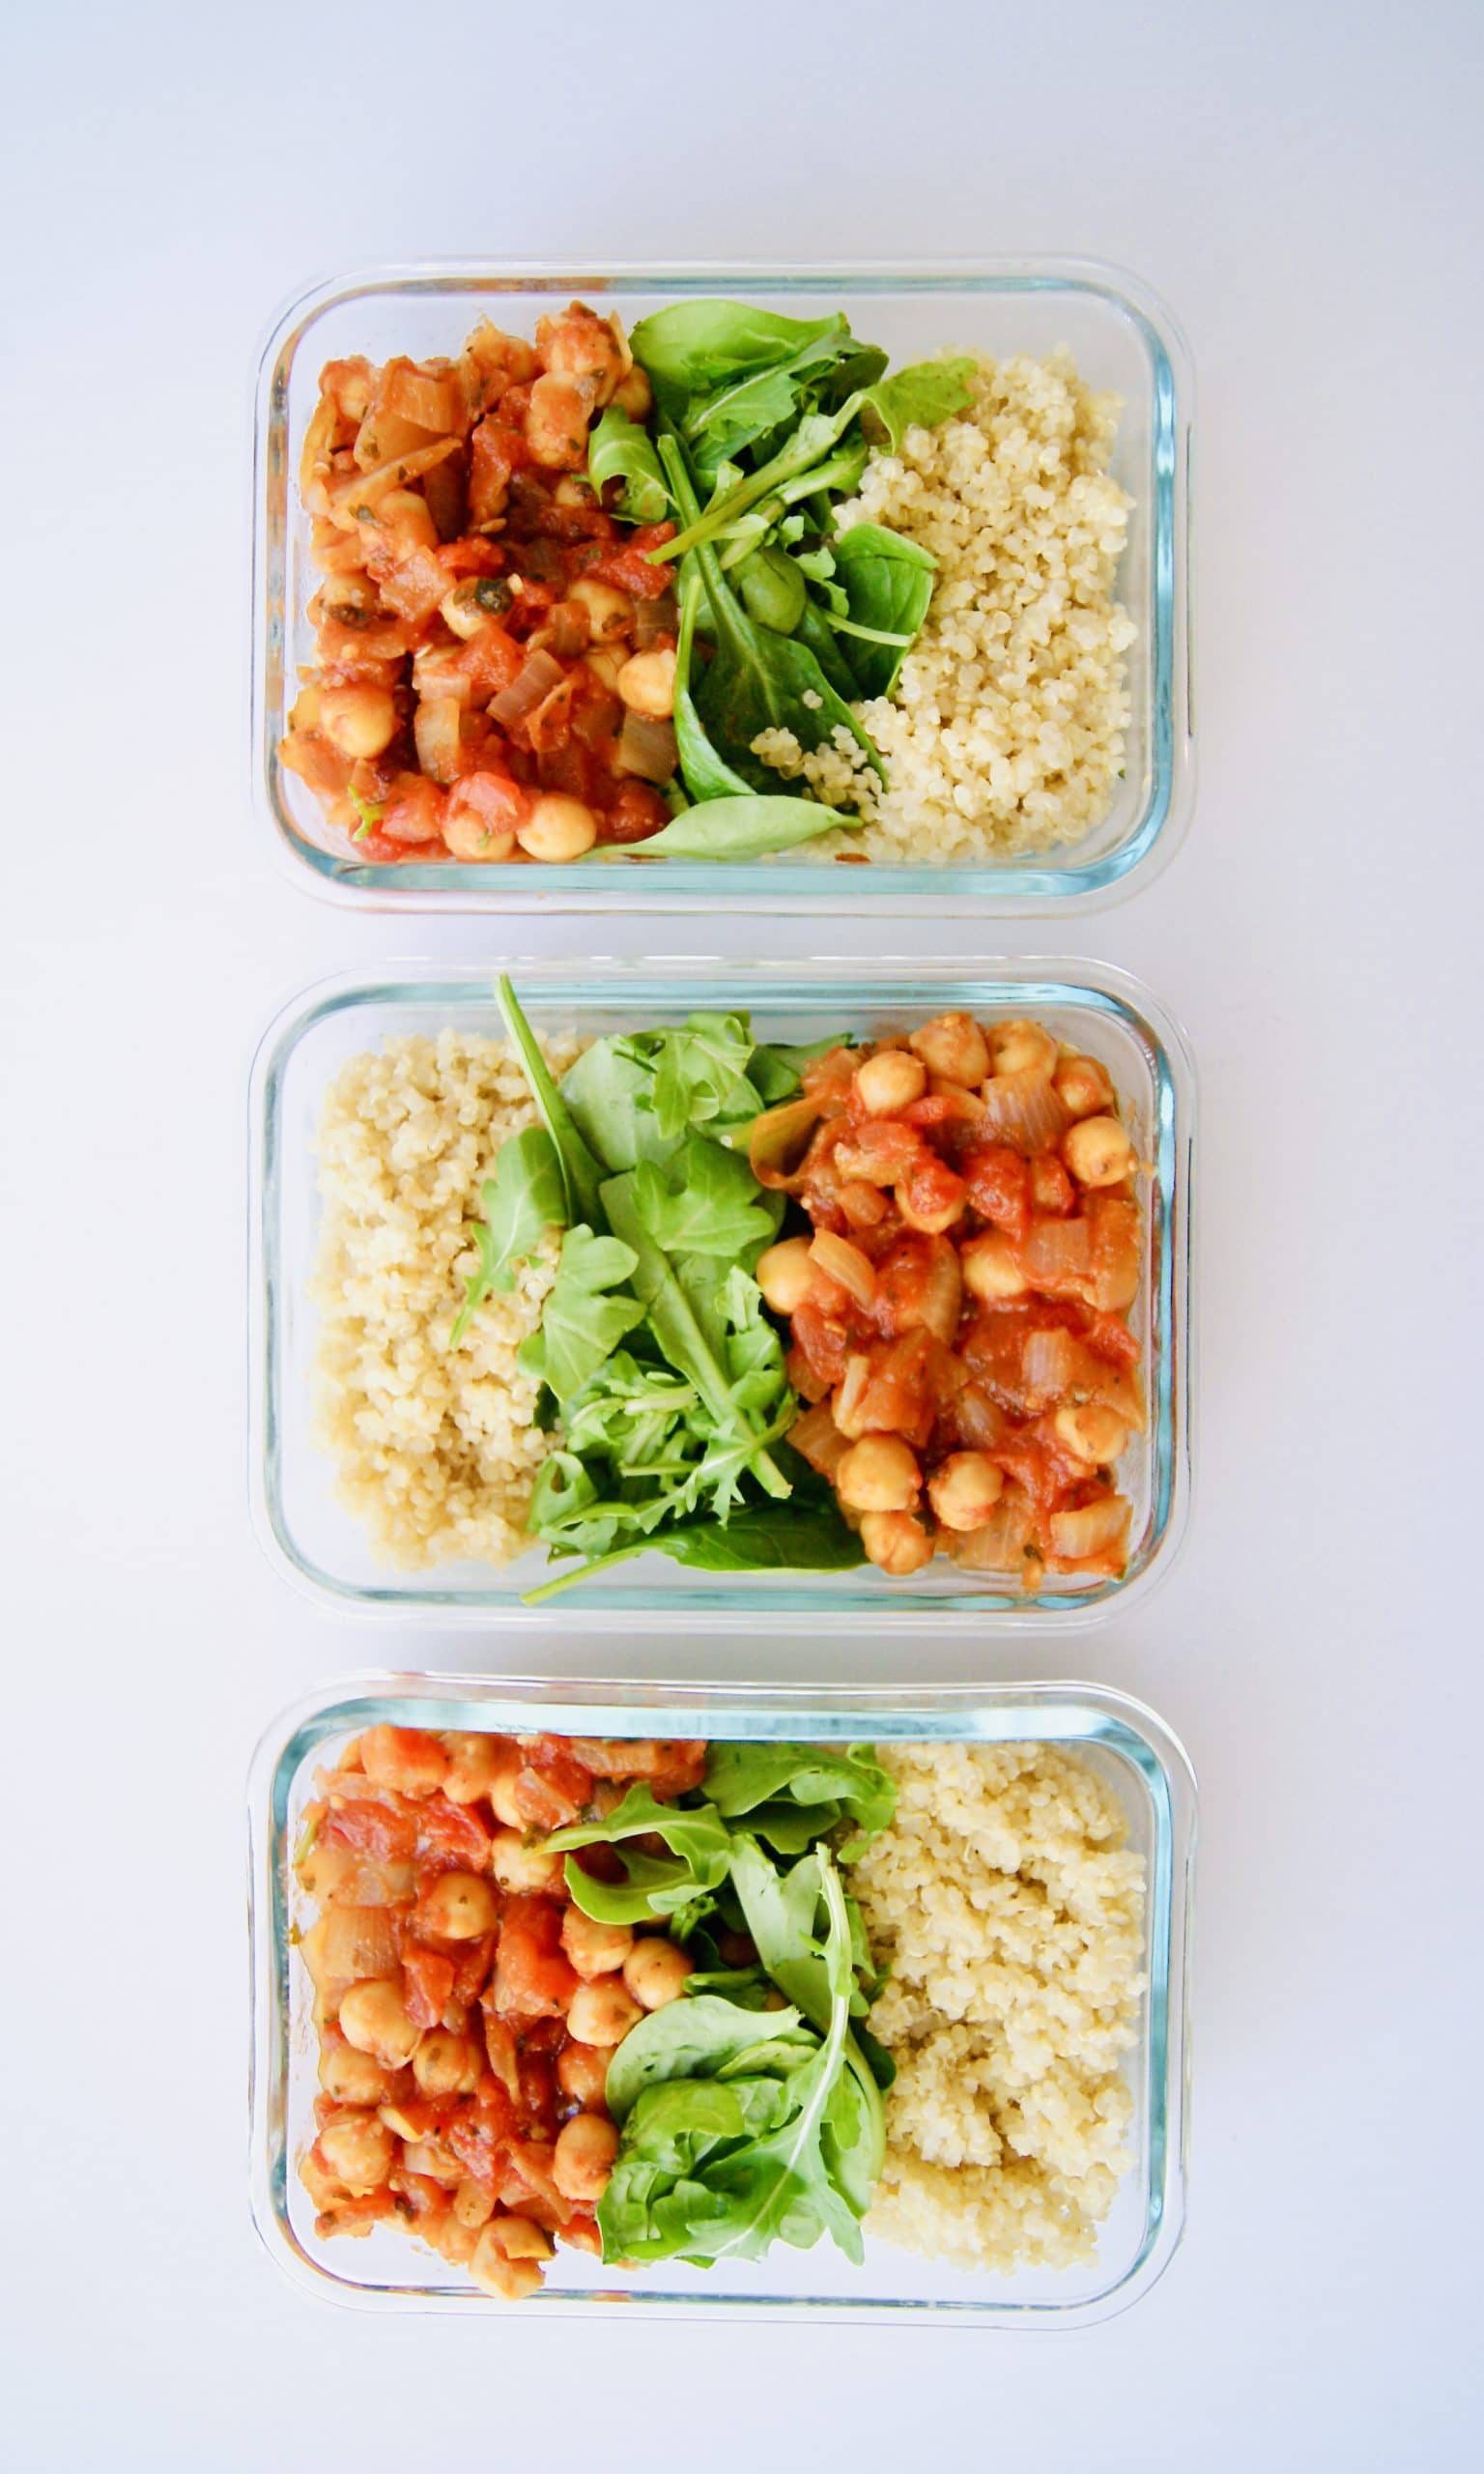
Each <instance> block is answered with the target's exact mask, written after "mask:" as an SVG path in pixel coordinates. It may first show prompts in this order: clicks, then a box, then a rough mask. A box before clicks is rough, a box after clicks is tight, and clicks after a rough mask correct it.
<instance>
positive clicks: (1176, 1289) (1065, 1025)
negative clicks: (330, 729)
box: [250, 959, 1194, 1636]
mask: <svg viewBox="0 0 1484 2474" xmlns="http://www.w3.org/2000/svg"><path fill="white" fill-rule="evenodd" d="M510 967H511V977H512V979H513V981H514V984H515V987H516V990H517V992H518V993H519V995H520V999H521V1002H522V1005H523V1006H524V1007H525V1008H526V1010H527V1012H528V1015H529V1017H530V1020H531V1021H532V1023H533V1024H534V1025H535V1027H536V1028H537V1029H538V1030H545V1031H551V1032H556V1031H561V1030H575V1031H577V1032H580V1033H586V1034H588V1035H589V1036H598V1035H601V1034H604V1033H607V1032H610V1031H614V1030H620V1029H630V1030H637V1029H640V1028H642V1027H645V1026H651V1025H655V1024H659V1023H663V1022H670V1021H683V1020H684V1019H685V1017H686V1016H687V1015H688V1014H690V1013H691V1012H693V1011H695V1010H696V1009H697V1008H707V1009H714V1010H717V1011H721V1012H733V1011H741V1012H745V1013H749V1014H750V1015H751V1016H752V1020H753V1023H754V1026H755V1028H756V1031H757V1034H758V1036H759V1037H760V1038H762V1039H765V1040H785V1041H806V1040H817V1039H819V1038H820V1037H821V1036H823V1035H825V1034H826V1033H829V1032H834V1031H837V1030H838V1031H840V1032H842V1033H843V1032H847V1031H849V1032H853V1033H854V1034H855V1035H856V1036H857V1037H870V1036H873V1035H876V1034H879V1033H882V1032H885V1031H887V1030H900V1029H901V1028H902V1027H903V1026H910V1025H911V1024H912V1023H914V1022H918V1021H926V1020H928V1018H929V1017H931V1016H932V1015H935V1014H939V1013H942V1012H944V1011H945V1010H949V1009H959V1010H962V1011H964V1012H967V1013H970V1014H974V1015H976V1016H979V1017H981V1018H988V1017H991V1016H994V1015H999V1016H1001V1017H1005V1016H1013V1015H1020V1014H1032V1015H1035V1016H1036V1017H1037V1018H1038V1019H1040V1020H1042V1021H1044V1022H1045V1023H1046V1024H1047V1026H1048V1027H1049V1028H1050V1029H1051V1030H1053V1031H1054V1032H1055V1033H1056V1034H1057V1035H1058V1036H1059V1037H1061V1038H1065V1039H1068V1040H1070V1041H1073V1042H1074V1043H1075V1044H1076V1045H1077V1046H1079V1047H1080V1048H1082V1049H1084V1050H1088V1051H1089V1052H1090V1053H1092V1054H1093V1055H1095V1056H1097V1057H1099V1058H1100V1059H1101V1061H1102V1062H1103V1064H1104V1065H1105V1066H1106V1067H1107V1069H1108V1071H1109V1073H1110V1075H1111V1077H1112V1079H1113V1084H1114V1087H1115V1089H1116V1090H1117V1091H1118V1092H1119V1094H1120V1096H1121V1098H1122V1101H1123V1104H1124V1108H1125V1112H1126V1116H1127V1122H1128V1125H1129V1130H1130V1132H1131V1134H1132V1135H1133V1136H1134V1140H1135V1144H1136V1147H1137V1149H1138V1152H1139V1155H1140V1157H1141V1159H1143V1160H1145V1161H1146V1162H1148V1163H1149V1164H1150V1167H1151V1173H1150V1176H1149V1179H1148V1186H1147V1210H1146V1218H1147V1226H1148V1245H1147V1250H1146V1261H1145V1267H1144V1278H1143V1283H1142V1290H1141V1295H1140V1297H1139V1299H1138V1301H1137V1302H1136V1305H1135V1307H1134V1309H1133V1314H1132V1322H1133V1328H1134V1329H1135V1331H1136V1332H1137V1333H1138V1335H1139V1337H1140V1338H1141V1340H1142V1341H1143V1344H1144V1363H1143V1371H1144V1379H1145V1385H1146V1389H1147V1392H1148V1396H1149V1427H1148V1431H1147V1433H1146V1434H1145V1435H1143V1436H1138V1437H1135V1438H1134V1439H1133V1441H1132V1442H1131V1444H1130V1446H1129V1450H1128V1452H1127V1453H1126V1455H1125V1458H1124V1460H1123V1461H1122V1462H1121V1463H1120V1483H1121V1485H1122V1487H1123V1490H1124V1491H1125V1492H1126V1493H1127V1494H1128V1495H1129V1496H1130V1498H1131V1500H1132V1503H1133V1525H1132V1543H1131V1550H1130V1555H1129V1562H1128V1567H1127V1571H1126V1573H1125V1574H1124V1576H1123V1577H1122V1578H1121V1579H1119V1580H1106V1579H1104V1580H1096V1581H1090V1582H1082V1583H1080V1584H1078V1583H1077V1582H1076V1581H1074V1580H1071V1579H1066V1578H1064V1579H1060V1580H1059V1581H1058V1582H1057V1583H1056V1585H1055V1586H1053V1587H1048V1588H1046V1589H1045V1590H1042V1592H1040V1593H1039V1594H1036V1595H1025V1594H1023V1593H1022V1594H1015V1593H1013V1592H1010V1591H1008V1590H1007V1589H1006V1588H1005V1586H1004V1584H1003V1583H999V1582H997V1581H996V1580H995V1578H994V1577H993V1576H992V1575H988V1576H986V1575H983V1574H976V1573H971V1572H963V1571H960V1570H958V1569H957V1568H956V1567H955V1566H954V1565H952V1564H950V1563H949V1562H948V1561H947V1559H946V1558H945V1557H943V1556H938V1557H936V1558H935V1559H934V1561H933V1563H932V1564H930V1565H928V1568H927V1569H926V1570H925V1571H924V1572H923V1573H921V1574H919V1575H918V1576H916V1577H915V1578H913V1579H912V1580H910V1581H901V1580H891V1579H888V1578H887V1577H886V1576H885V1575H884V1574H883V1573H881V1572H879V1571H877V1570H875V1569H874V1568H872V1567H870V1566H867V1567H865V1568H862V1569H859V1570H856V1571H848V1572H833V1573H832V1572H817V1573H815V1572H796V1573H777V1574H769V1573H748V1574H746V1575H738V1576H733V1577H728V1576H727V1575H724V1574H715V1575H713V1574H709V1573H701V1572H687V1571H684V1570H682V1569H681V1568H680V1567H678V1566H677V1565H674V1564H671V1562H670V1561H669V1560H668V1559H667V1558H664V1557H661V1556H658V1555H646V1556H642V1557H641V1558H639V1559H638V1560H636V1561H635V1562H634V1563H631V1564H624V1565H621V1566H619V1567H618V1568H616V1569H615V1570H614V1571H613V1572H612V1573H610V1574H609V1575H607V1576H606V1577H605V1578H604V1579H603V1580H601V1581H594V1582H592V1583H590V1584H588V1583H584V1584H583V1585H581V1587H580V1589H578V1590H577V1591H574V1593H573V1594H572V1595H571V1597H567V1598H566V1599H564V1600H563V1601H562V1602H561V1614H562V1618H563V1620H564V1619H565V1618H566V1617H567V1616H571V1617H574V1618H577V1619H579V1620H581V1621H582V1622H584V1623H589V1624H601V1623H607V1624H608V1625H609V1626H610V1628H616V1629H634V1630H640V1629H642V1630H645V1631H653V1630H654V1629H655V1627H656V1625H693V1624H694V1623H695V1622H696V1621H697V1619H698V1618H701V1617H703V1618H704V1620H705V1622H706V1624H707V1625H708V1626H709V1627H711V1628H712V1629H713V1630H714V1629H716V1628H718V1627H719V1626H721V1625H730V1626H731V1627H732V1628H733V1629H742V1628H745V1627H746V1626H747V1625H749V1624H750V1623H756V1621H757V1619H758V1618H759V1616H761V1617H763V1618H764V1619H766V1620H768V1621H773V1620H775V1619H777V1618H782V1617H798V1618H802V1619H805V1622H806V1624H807V1630H808V1633H809V1634H810V1635H811V1636H813V1635H817V1634H818V1633H819V1631H820V1630H821V1628H824V1629H833V1630H835V1631H846V1630H856V1629H858V1628H859V1627H860V1625H862V1624H863V1623H875V1622H880V1621H885V1622H888V1623H899V1622H902V1621H904V1620H907V1619H916V1620H917V1621H921V1620H922V1619H923V1618H925V1617H928V1618H932V1619H937V1620H942V1621H945V1622H951V1621H953V1620H955V1619H957V1620H958V1621H959V1622H961V1623H973V1624H976V1625H990V1626H993V1627H998V1628H1001V1629H1009V1630H1014V1629H1017V1628H1019V1627H1021V1626H1027V1627H1029V1629H1030V1630H1031V1631H1032V1632H1036V1633H1041V1632H1045V1631H1048V1630H1051V1631H1055V1630H1059V1629H1067V1628H1070V1627H1074V1626H1076V1625H1081V1624H1085V1623H1088V1622H1090V1621H1093V1620H1096V1619H1097V1618H1098V1617H1099V1615H1102V1614H1105V1613H1107V1612H1110V1611H1111V1610H1112V1609H1113V1608H1114V1607H1115V1606H1119V1607H1122V1606H1127V1605H1129V1604H1131V1603H1133V1602H1134V1601H1135V1600H1136V1599H1138V1598H1139V1597H1142V1596H1143V1595H1144V1594H1145V1592H1146V1591H1147V1590H1148V1589H1149V1588H1150V1587H1151V1586H1152V1584H1153V1582H1154V1581H1155V1580H1156V1578H1157V1577H1159V1576H1160V1575H1162V1573H1163V1571H1164V1570H1165V1568H1167V1566H1168V1564H1169V1562H1170V1560H1171V1558H1172V1556H1173V1554H1174V1551H1175V1547H1176V1544H1177V1543H1178V1540H1179V1538H1180V1534H1181V1530H1182V1527H1183V1525H1184V1516H1185V1510H1186V1502H1187V1494H1188V1459H1189V1421H1190V1388H1191V1369H1190V1343H1189V1321H1188V1284H1189V1250H1190V1157H1191V1140H1192V1116H1193V1108H1194V1076H1193V1069H1192V1066H1191V1063H1190V1059H1189V1055H1188V1051H1187V1050H1186V1047H1185V1043H1184V1035H1183V1033H1182V1032H1181V1030H1180V1029H1179V1027H1178V1026H1177V1024H1176V1023H1175V1022H1174V1021H1172V1020H1171V1018H1170V1017H1169V1015H1167V1014H1166V1013H1165V1012H1164V1011H1163V1009H1162V1008H1161V1007H1160V1006H1159V1005H1158V1004H1157V1003H1156V1000H1155V998H1154V997H1153V996H1152V995H1151V994H1150V993H1149V992H1148V990H1147V989H1145V988H1143V987H1141V986H1140V984H1139V983H1138V981H1136V980H1134V979H1132V978H1130V977H1129V976H1128V975H1127V973H1126V972H1123V971H1119V970H1114V969H1112V968H1110V967H1108V966H1106V965H1104V964H1096V963H1084V962H1076V963H1072V962H1057V961H1048V960H1042V959H1028V960H1016V961H1013V962H1002V961H996V962H992V963H986V964H983V965H981V966H980V967H978V968H975V967H974V966H973V965H968V964H962V963H940V964H931V963H928V964H924V963H918V962H910V963H909V962H900V963H891V962H882V963H836V962H811V963H780V964H769V963H753V964H740V963H720V962H701V961H672V960H657V961H653V962H636V963H621V964H619V963H601V962H599V963H591V964H570V963H545V964H512V965H511V966H510ZM500 968H501V965H500V964H499V963H498V962H494V961H492V962H490V963H489V964H485V965H483V966H480V965H474V964H433V963H427V964H405V965H402V966H400V967H396V966H394V967H393V971H392V974H391V975H388V976H386V977H382V976H376V977H363V976H358V975H357V976H352V977H347V978H343V979H336V980H330V981H328V982H326V983H324V984H323V985H321V986H319V987H316V988H313V989H311V990H309V991H308V992H306V993H305V994H304V995H302V996H300V997H299V998H298V999H296V1001H295V1002H294V1003H293V1004H292V1005H291V1006H290V1007H289V1008H288V1010H287V1011H286V1012H285V1013H283V1014H281V1015H280V1016H279V1017H278V1019H277V1021H275V1022H273V1023H272V1024H271V1027H270V1029H269V1030H268V1032H267V1033H266V1035H265V1037H264V1040H263V1043H262V1045H261V1047H260V1049H259V1051H258V1058H257V1064H256V1068H255V1071H254V1077H253V1099H252V1152H253V1159H252V1202H251V1212H252V1270H251V1322H250V1331H251V1342H250V1345H251V1354H252V1398H253V1421H252V1441H251V1454H252V1480H253V1492H254V1510H255V1514H256V1518H257V1524H258V1531H259V1536H260V1538H261V1539H262V1541H263V1543H264V1545H265V1547H266V1548H267V1550H268V1552H269V1554H270V1556H271V1558H272V1559H273V1560H274V1561H275V1562H276V1563H277V1564H278V1565H279V1566H280V1568H282V1569H283V1570H284V1571H285V1572H286V1573H287V1574H288V1575H289V1577H290V1578H291V1579H294V1580H296V1581H298V1582H300V1583H301V1584H303V1585H305V1586H306V1587H308V1588H309V1589H311V1590H312V1591H313V1592H314V1593H315V1594H316V1595H318V1596H320V1597H323V1598H328V1599H330V1600H332V1601H334V1602H336V1603H338V1604H340V1605H349V1606H354V1607H356V1608H357V1610H359V1611H360V1612H362V1613H366V1614H378V1615H383V1616H402V1617H407V1616H428V1615H434V1614H436V1615H437V1616H438V1618H439V1619H440V1620H442V1621H448V1620H452V1621H461V1620H462V1621H471V1622H481V1621H483V1622H489V1621H491V1620H499V1621H506V1622H516V1621H525V1622H526V1623H528V1624H533V1625H538V1624H540V1623H541V1622H542V1621H543V1620H546V1621H550V1615H549V1614H547V1615H546V1617H545V1618H544V1619H543V1615H542V1613H541V1612H540V1611H538V1610H535V1609H530V1608H527V1607H524V1606H523V1605H522V1603H521V1599H522V1593H523V1592H524V1591H527V1590H530V1589H533V1588H535V1587H536V1586H537V1585H538V1584H539V1582H540V1581H541V1580H542V1579H544V1578H546V1577H549V1576H550V1575H549V1573H548V1571H547V1568H546V1566H545V1563H544V1560H543V1558H542V1556H541V1554H540V1552H539V1550H537V1551H536V1552H535V1553H534V1554H533V1555H532V1556H531V1557H529V1558H525V1557H523V1558H521V1559H520V1560H519V1561H518V1562H517V1563H516V1564H514V1565H510V1566H507V1567H506V1568H504V1569H503V1570H496V1569H493V1568H489V1567H480V1566H476V1565H472V1564H468V1565H452V1564H450V1565H445V1566H440V1567H438V1568H435V1569H434V1570H431V1571H425V1572H406V1573H404V1572H396V1571H389V1570H387V1569H385V1568H384V1567H381V1566H379V1565H377V1564H376V1563H375V1562H373V1560H372V1558H371V1554H370V1550H369V1547H368V1546H367V1544H366V1542H365V1539H364V1538H363V1536H362V1534H361V1532H360V1530H359V1529H358V1527H357V1525H356V1523H355V1522H354V1521H353V1519H352V1517H351V1515H350V1514H349V1513H348V1512H347V1511H345V1510H342V1508H341V1507H340V1505H339V1504H338V1503H337V1502H336V1500H335V1495H334V1487H333V1480H332V1472H331V1469H330V1465H329V1462H328V1459H327V1458H325V1457H324V1456H322V1455H321V1454H320V1453H317V1452H316V1450H315V1448H314V1446H313V1443H312V1441H311V1436H310V1367H311V1365H312V1361H313V1354H314V1347H315V1317H314V1313H313V1310H312V1309H311V1307H310V1305H309V1302H308V1297H307V1293H306V1292H307V1284H308V1280H309V1275H310V1268H311V1264H312V1261H313V1257H314V1251H315V1246H316V1232H317V1223H318V1195H317V1189H316V1182H315V1161H314V1147H313V1146H314V1139H315V1129H316V1125H317V1123H318V1119H319V1115H320V1110H321V1108H322V1106H323V1103H324V1099H325V1095H326V1091H327V1089H328V1084H329V1082H330V1080H331V1079H332V1078H333V1076H334V1074H335V1073H336V1071H337V1070H338V1068H339V1067H340V1066H341V1065H342V1064H343V1063H344V1061H345V1060H346V1058H348V1057H350V1056H353V1055H355V1054H357V1052H358V1051H360V1050H365V1049H369V1048H375V1047H378V1046H379V1045H380V1044H381V1042H382V1041H383V1040H384V1039H385V1038H387V1037H388V1036H390V1035H395V1034H401V1033H407V1032H421V1033H423V1034H435V1033H437V1032H438V1031H439V1030H440V1029H442V1027H443V1026H444V1025H445V1024H449V1023H452V1024H455V1025H457V1026H458V1027H460V1028H461V1029H464V1030H466V1031H480V1032H483V1033H485V1034H486V1035H487V1036H489V1037H491V1038H496V1039H499V1038H502V1037H503V1029H502V1025H501V1022H500V1018H499V1008H498V1006H497V1003H496V1000H495V994H494V982H495V977H496V974H497V972H498V971H499V969H500ZM802 1628H804V1626H803V1625H801V1629H802Z"/></svg>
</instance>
